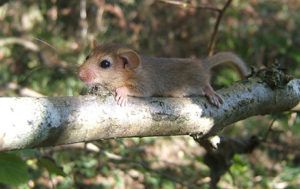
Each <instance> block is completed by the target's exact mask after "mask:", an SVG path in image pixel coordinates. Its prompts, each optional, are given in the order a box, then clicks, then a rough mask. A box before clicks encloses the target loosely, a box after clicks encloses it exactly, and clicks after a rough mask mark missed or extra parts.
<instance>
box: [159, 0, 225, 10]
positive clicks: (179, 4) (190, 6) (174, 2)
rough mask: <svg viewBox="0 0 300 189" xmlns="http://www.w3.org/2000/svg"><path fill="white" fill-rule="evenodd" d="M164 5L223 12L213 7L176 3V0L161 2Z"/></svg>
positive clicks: (162, 0)
mask: <svg viewBox="0 0 300 189" xmlns="http://www.w3.org/2000/svg"><path fill="white" fill-rule="evenodd" d="M159 1H161V2H164V3H169V4H172V5H176V6H180V7H182V8H195V9H207V10H211V11H216V12H221V9H219V8H217V7H214V6H211V5H192V4H190V3H186V2H182V1H176V0H159Z"/></svg>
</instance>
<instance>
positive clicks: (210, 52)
mask: <svg viewBox="0 0 300 189" xmlns="http://www.w3.org/2000/svg"><path fill="white" fill-rule="evenodd" d="M231 2H232V0H228V1H227V2H226V4H225V5H224V7H223V8H222V10H221V11H219V12H218V17H217V21H216V24H215V26H214V31H213V33H212V35H211V38H210V42H209V45H208V55H209V56H211V55H213V54H214V48H215V44H216V36H217V33H218V29H219V25H220V22H221V19H222V17H223V15H224V12H225V11H226V9H227V8H228V6H229V5H230V4H231Z"/></svg>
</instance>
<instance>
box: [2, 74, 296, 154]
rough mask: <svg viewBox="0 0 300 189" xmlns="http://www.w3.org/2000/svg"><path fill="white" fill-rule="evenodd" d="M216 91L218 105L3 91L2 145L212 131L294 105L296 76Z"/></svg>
mask: <svg viewBox="0 0 300 189" xmlns="http://www.w3.org/2000/svg"><path fill="white" fill-rule="evenodd" d="M218 93H219V94H220V95H221V96H222V97H223V99H224V101H225V102H224V104H223V105H222V106H221V107H220V108H216V107H214V106H212V105H210V104H209V103H208V102H207V100H206V99H205V98H203V97H192V98H130V99H129V103H128V105H127V106H126V107H120V106H118V105H117V104H116V102H115V100H114V98H113V96H111V95H104V96H79V97H39V98H30V97H2V98H0V115H1V124H0V151H4V150H14V149H22V148H33V147H41V146H53V145H58V144H68V143H75V142H82V141H92V140H98V139H108V138H118V137H145V136H164V135H191V134H200V136H207V135H213V134H215V133H217V132H219V131H220V130H222V129H223V128H224V127H225V126H227V125H229V124H231V123H234V122H236V121H239V120H242V119H245V118H247V117H251V116H254V115H264V114H269V113H273V112H282V111H286V110H290V109H291V108H293V107H295V106H296V105H297V104H298V103H299V101H300V80H299V79H294V80H292V81H290V82H289V83H288V84H287V86H285V87H283V88H281V89H275V90H272V89H271V88H270V87H269V86H268V85H267V84H265V83H263V82H261V81H260V80H259V79H249V80H245V81H240V82H238V83H235V84H234V85H232V86H231V87H229V88H226V89H221V90H219V91H218ZM198 136H199V135H198Z"/></svg>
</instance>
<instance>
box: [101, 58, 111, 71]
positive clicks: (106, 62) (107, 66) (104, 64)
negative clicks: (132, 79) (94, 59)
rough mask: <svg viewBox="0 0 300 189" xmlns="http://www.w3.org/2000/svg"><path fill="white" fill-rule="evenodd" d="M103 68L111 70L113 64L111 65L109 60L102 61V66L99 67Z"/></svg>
mask: <svg viewBox="0 0 300 189" xmlns="http://www.w3.org/2000/svg"><path fill="white" fill-rule="evenodd" d="M99 66H100V67H101V68H104V69H105V68H109V67H110V66H111V63H110V61H108V60H102V61H101V62H100V65H99Z"/></svg>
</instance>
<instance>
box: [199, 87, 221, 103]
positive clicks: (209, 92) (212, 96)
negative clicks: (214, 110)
mask: <svg viewBox="0 0 300 189" xmlns="http://www.w3.org/2000/svg"><path fill="white" fill-rule="evenodd" d="M204 93H205V96H206V97H207V99H208V101H209V102H210V103H211V104H212V105H215V106H216V107H218V108H219V107H220V106H221V104H223V102H224V100H223V99H222V97H221V96H220V95H219V94H218V93H216V92H215V91H214V90H213V88H212V87H211V86H210V85H208V86H206V87H205V88H204Z"/></svg>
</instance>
